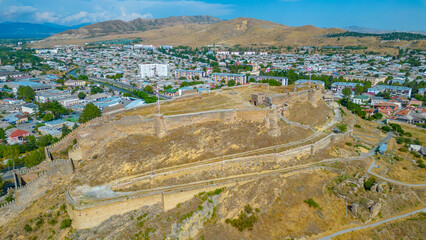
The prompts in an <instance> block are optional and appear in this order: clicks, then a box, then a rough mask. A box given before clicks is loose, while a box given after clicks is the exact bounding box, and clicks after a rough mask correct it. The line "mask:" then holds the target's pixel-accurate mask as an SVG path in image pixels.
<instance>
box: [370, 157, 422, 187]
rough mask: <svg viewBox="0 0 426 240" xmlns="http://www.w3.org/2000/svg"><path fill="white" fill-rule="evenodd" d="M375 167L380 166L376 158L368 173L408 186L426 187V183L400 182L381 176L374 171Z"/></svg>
mask: <svg viewBox="0 0 426 240" xmlns="http://www.w3.org/2000/svg"><path fill="white" fill-rule="evenodd" d="M375 167H377V168H378V167H379V166H378V165H376V160H373V162H372V163H371V165H370V167H369V168H368V173H369V174H371V175H374V176H376V177H378V178H380V179H382V180H385V181H387V182H391V183H393V184H397V185H402V186H407V187H426V184H424V183H423V184H411V183H403V182H399V181H396V180H392V179H389V178H386V177H383V176H380V175H379V174H377V173H373V172H372V170H373V168H375Z"/></svg>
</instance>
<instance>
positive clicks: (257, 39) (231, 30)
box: [35, 16, 344, 47]
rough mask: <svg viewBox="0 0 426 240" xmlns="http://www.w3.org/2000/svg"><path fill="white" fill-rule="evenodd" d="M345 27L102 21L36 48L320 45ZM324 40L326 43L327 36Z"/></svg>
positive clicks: (249, 21) (205, 19)
mask: <svg viewBox="0 0 426 240" xmlns="http://www.w3.org/2000/svg"><path fill="white" fill-rule="evenodd" d="M342 32H344V30H341V29H337V28H331V29H322V28H318V27H314V26H312V25H307V26H301V27H289V26H286V25H283V24H278V23H274V22H269V21H263V20H258V19H253V18H236V19H232V20H228V21H222V20H220V19H217V18H214V17H209V16H194V17H186V16H184V17H170V18H163V19H135V20H133V21H130V22H124V21H121V20H115V21H108V22H101V23H96V24H92V25H88V26H85V27H82V28H80V29H77V30H68V31H65V32H62V33H59V34H55V35H53V36H51V37H49V38H47V39H45V40H43V41H41V42H39V43H37V44H36V45H35V46H36V47H49V46H54V45H58V44H77V45H81V44H84V43H86V42H95V41H102V40H110V39H124V38H127V39H135V38H140V39H142V41H143V42H146V43H147V44H170V45H187V46H204V45H208V44H213V43H215V44H225V45H235V44H241V45H305V44H323V43H321V42H319V41H318V39H316V37H317V36H318V35H324V34H332V33H342ZM325 42H326V43H327V44H328V42H330V40H329V39H326V40H325Z"/></svg>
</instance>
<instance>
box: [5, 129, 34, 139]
mask: <svg viewBox="0 0 426 240" xmlns="http://www.w3.org/2000/svg"><path fill="white" fill-rule="evenodd" d="M28 136H30V133H29V132H27V131H24V130H21V129H16V130H15V131H14V132H13V133H12V134H10V136H9V141H10V142H13V141H22V140H23V139H24V137H28Z"/></svg>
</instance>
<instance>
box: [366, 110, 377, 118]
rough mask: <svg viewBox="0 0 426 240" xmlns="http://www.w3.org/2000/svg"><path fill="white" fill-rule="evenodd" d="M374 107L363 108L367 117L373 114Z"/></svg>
mask: <svg viewBox="0 0 426 240" xmlns="http://www.w3.org/2000/svg"><path fill="white" fill-rule="evenodd" d="M374 111H375V109H372V108H371V109H365V110H364V112H365V114H366V116H367V117H370V116H373V114H374Z"/></svg>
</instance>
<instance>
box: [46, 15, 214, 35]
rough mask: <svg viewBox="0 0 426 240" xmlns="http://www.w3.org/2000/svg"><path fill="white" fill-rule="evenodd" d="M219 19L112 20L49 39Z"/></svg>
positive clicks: (137, 30) (113, 33)
mask: <svg viewBox="0 0 426 240" xmlns="http://www.w3.org/2000/svg"><path fill="white" fill-rule="evenodd" d="M221 21H222V20H221V19H219V18H215V17H211V16H180V17H168V18H158V19H154V18H148V19H142V18H137V19H134V20H132V21H128V22H125V21H122V20H113V21H106V22H100V23H95V24H91V25H87V26H84V27H82V28H79V29H75V30H68V31H65V32H62V33H59V34H56V35H53V36H51V37H50V38H49V39H50V40H53V39H74V38H92V37H99V36H108V35H115V34H129V33H135V32H145V31H148V30H153V29H161V28H165V27H173V26H178V25H182V24H213V23H218V22H221Z"/></svg>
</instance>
